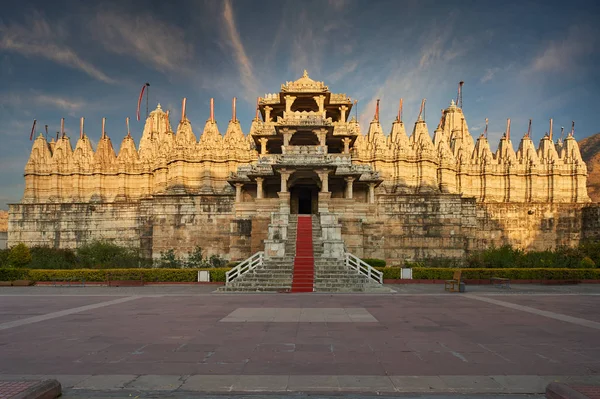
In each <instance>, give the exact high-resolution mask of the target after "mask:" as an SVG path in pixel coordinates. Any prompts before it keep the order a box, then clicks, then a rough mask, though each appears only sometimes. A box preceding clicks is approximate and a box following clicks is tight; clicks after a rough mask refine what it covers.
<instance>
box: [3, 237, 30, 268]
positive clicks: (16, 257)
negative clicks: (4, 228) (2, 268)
mask: <svg viewBox="0 0 600 399" xmlns="http://www.w3.org/2000/svg"><path fill="white" fill-rule="evenodd" d="M29 262H31V251H29V247H27V245H25V244H23V243H22V242H20V243H18V244H17V245H15V246H14V247H11V248H10V251H9V252H8V264H9V266H12V267H25V266H27V265H28V264H29Z"/></svg>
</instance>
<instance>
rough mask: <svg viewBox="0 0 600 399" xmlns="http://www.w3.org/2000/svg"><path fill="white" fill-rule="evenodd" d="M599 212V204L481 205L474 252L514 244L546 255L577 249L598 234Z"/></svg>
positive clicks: (479, 206) (472, 247)
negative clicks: (572, 247) (554, 250)
mask: <svg viewBox="0 0 600 399" xmlns="http://www.w3.org/2000/svg"><path fill="white" fill-rule="evenodd" d="M599 209H600V208H599V205H598V204H556V203H554V204H552V203H528V204H527V203H525V204H506V203H504V204H482V203H478V204H477V234H476V238H475V240H474V242H473V243H472V245H470V249H485V248H488V247H490V246H492V245H494V246H500V245H504V244H510V245H512V246H515V247H518V248H522V249H525V250H529V251H532V250H536V251H543V250H547V249H555V248H557V247H560V246H574V245H577V244H578V243H579V242H580V240H581V239H584V238H589V237H591V236H593V234H594V233H593V231H595V232H596V233H595V234H597V232H598V220H599V219H598V210H599ZM594 218H595V219H594ZM590 227H591V229H590Z"/></svg>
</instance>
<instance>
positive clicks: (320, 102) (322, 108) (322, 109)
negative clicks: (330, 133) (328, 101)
mask: <svg viewBox="0 0 600 399" xmlns="http://www.w3.org/2000/svg"><path fill="white" fill-rule="evenodd" d="M314 98H315V101H316V102H317V105H318V106H319V113H320V114H321V115H323V118H324V117H325V96H324V95H320V96H315V97H314Z"/></svg>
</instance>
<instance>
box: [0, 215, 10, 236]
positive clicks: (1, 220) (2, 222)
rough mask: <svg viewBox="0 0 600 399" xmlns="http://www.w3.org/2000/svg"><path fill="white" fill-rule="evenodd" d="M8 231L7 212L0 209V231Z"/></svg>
mask: <svg viewBox="0 0 600 399" xmlns="http://www.w3.org/2000/svg"><path fill="white" fill-rule="evenodd" d="M7 231H8V212H6V211H0V232H7Z"/></svg>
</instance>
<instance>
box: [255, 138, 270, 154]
mask: <svg viewBox="0 0 600 399" xmlns="http://www.w3.org/2000/svg"><path fill="white" fill-rule="evenodd" d="M258 142H259V143H260V155H267V143H268V142H269V139H267V138H266V137H262V138H260V139H258Z"/></svg>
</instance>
